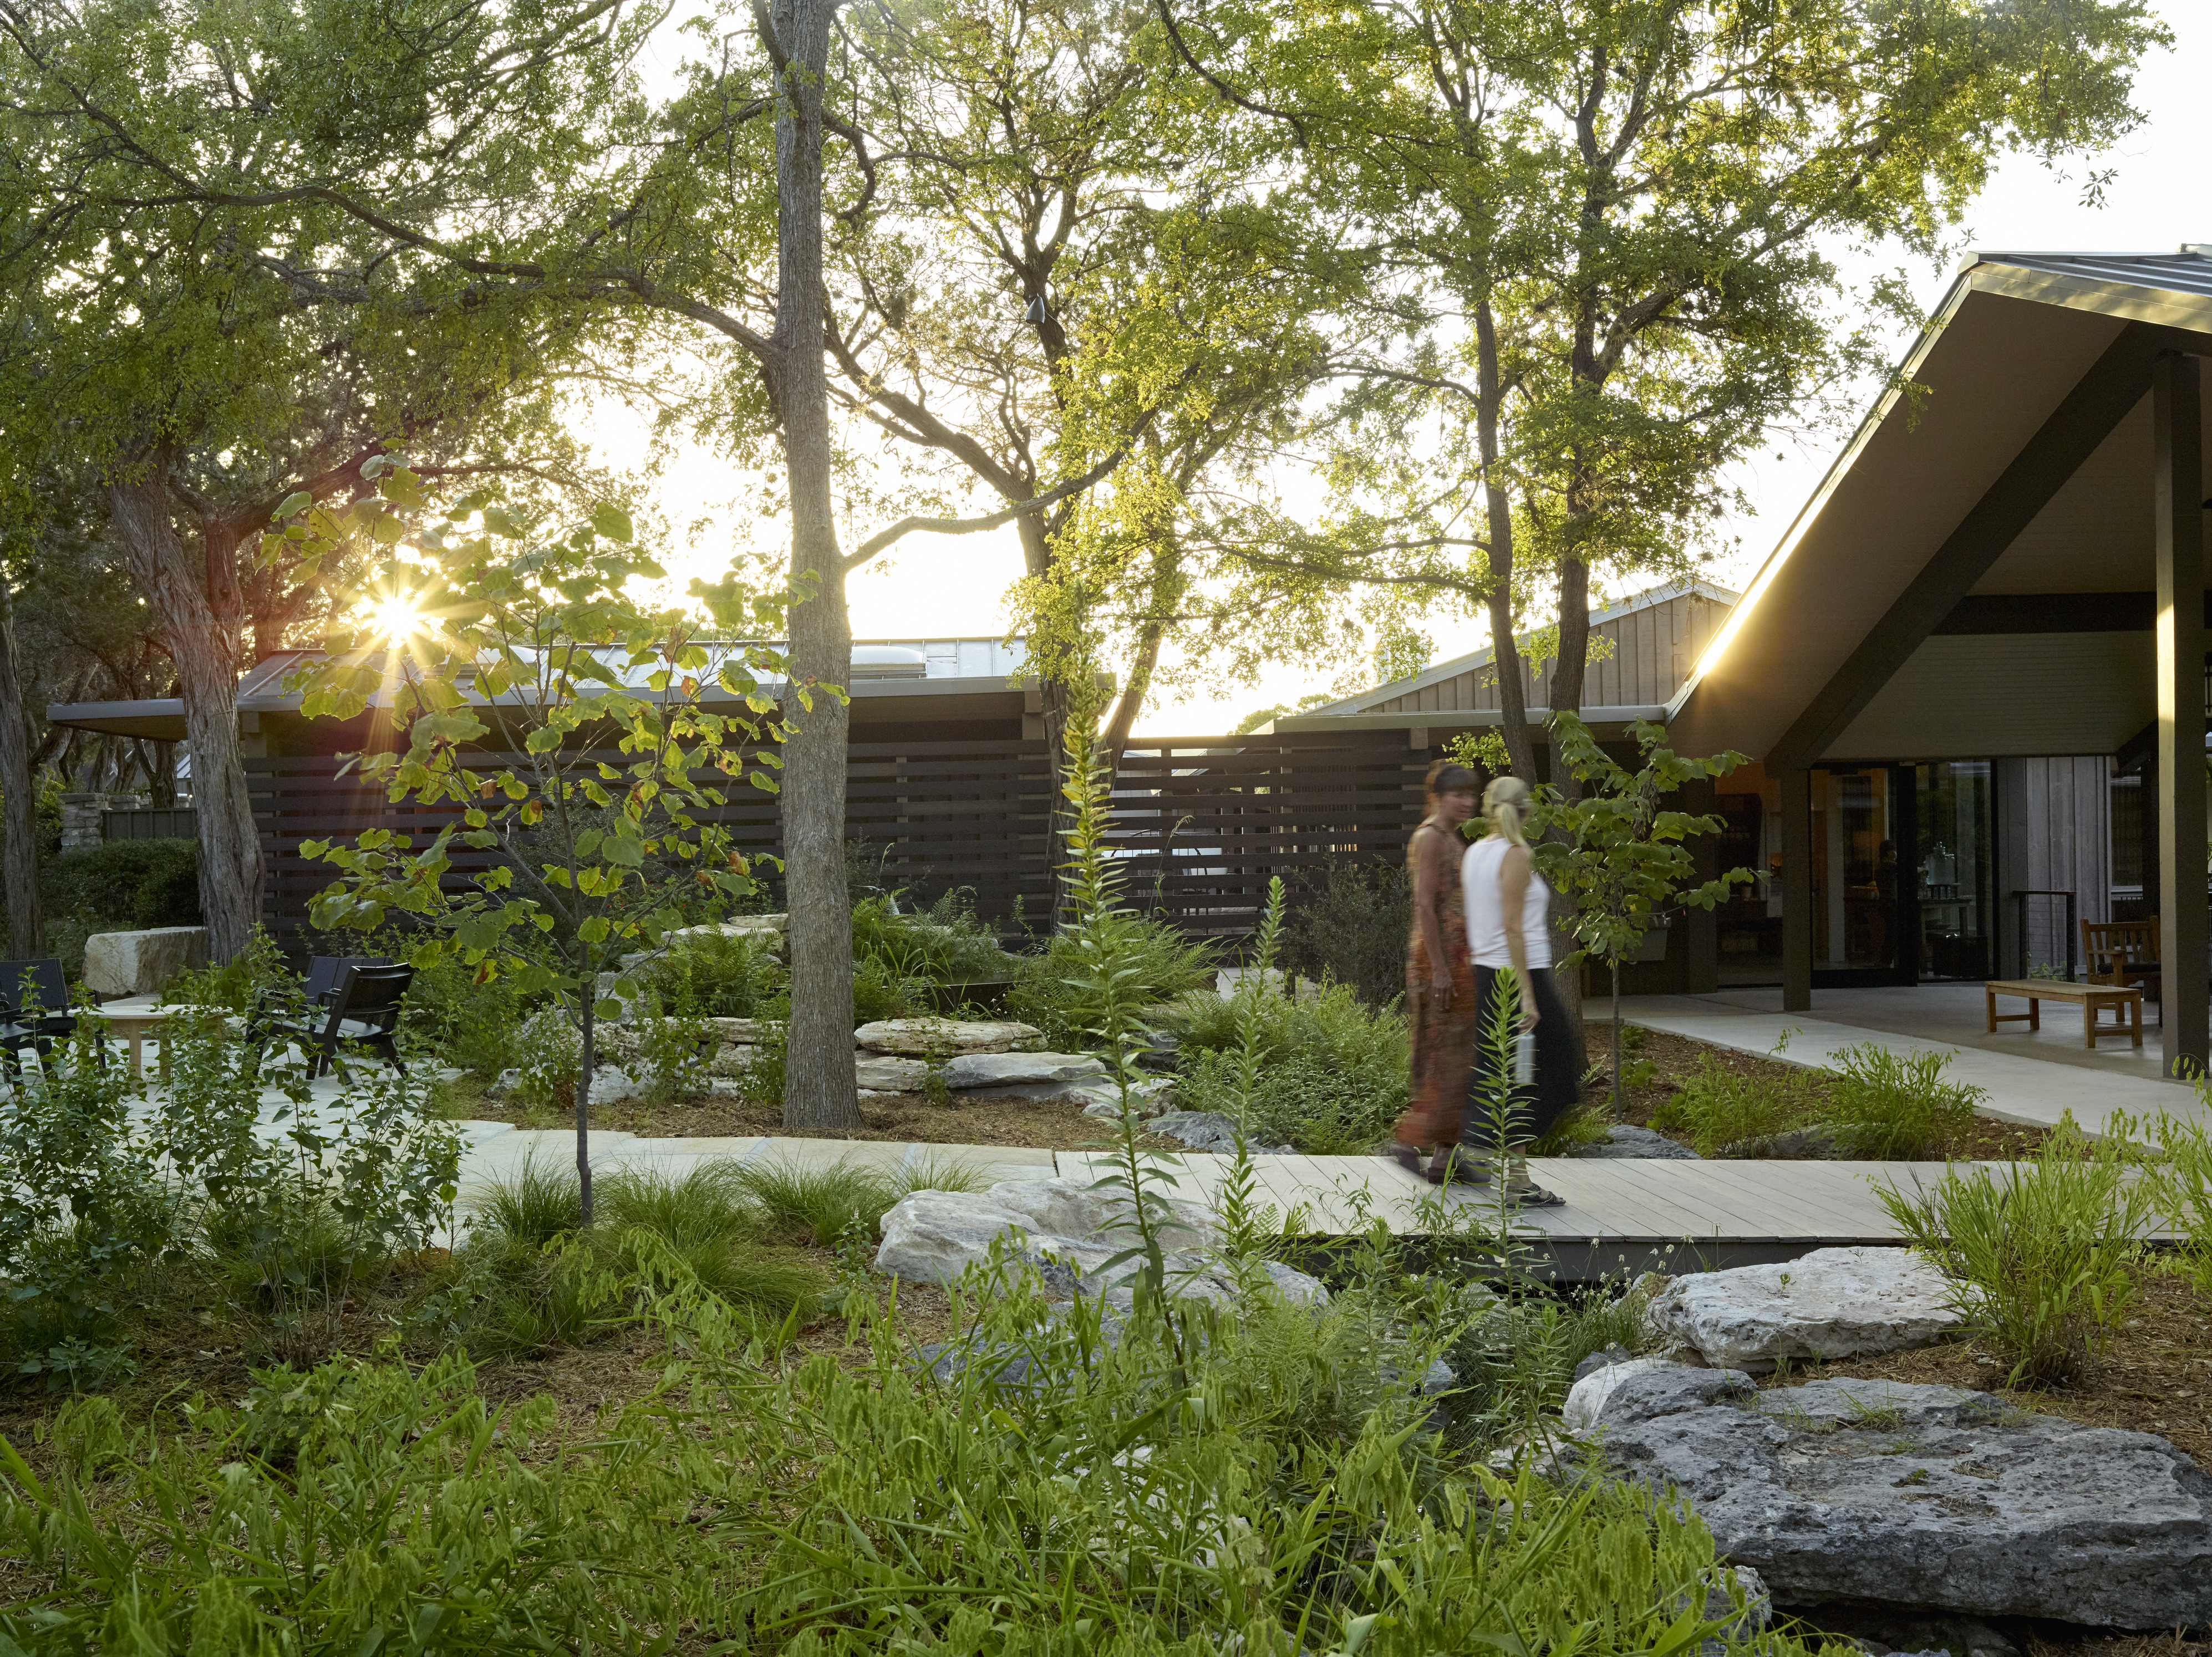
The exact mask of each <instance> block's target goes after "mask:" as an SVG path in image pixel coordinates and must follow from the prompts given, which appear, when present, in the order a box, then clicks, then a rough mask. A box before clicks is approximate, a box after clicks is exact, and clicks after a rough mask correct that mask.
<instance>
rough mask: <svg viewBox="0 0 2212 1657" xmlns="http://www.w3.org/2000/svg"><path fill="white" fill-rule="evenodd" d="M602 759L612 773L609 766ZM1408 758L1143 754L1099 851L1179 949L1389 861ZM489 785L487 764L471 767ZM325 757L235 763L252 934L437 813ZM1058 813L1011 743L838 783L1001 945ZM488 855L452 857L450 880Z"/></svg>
mask: <svg viewBox="0 0 2212 1657" xmlns="http://www.w3.org/2000/svg"><path fill="white" fill-rule="evenodd" d="M615 757H616V756H609V758H610V760H613V759H614V758H615ZM1426 760H1427V756H1426V755H1425V754H1424V753H1420V752H1414V751H1409V750H1407V746H1406V740H1405V737H1404V735H1403V733H1401V732H1396V731H1376V732H1371V733H1369V732H1361V733H1355V734H1351V735H1346V736H1342V737H1316V736H1311V735H1304V734H1300V735H1297V736H1283V737H1188V738H1178V739H1175V740H1171V741H1162V740H1158V739H1147V740H1145V741H1143V742H1141V743H1139V744H1133V745H1132V746H1131V747H1130V748H1129V749H1128V750H1127V752H1126V753H1125V754H1124V756H1123V758H1122V763H1121V771H1120V774H1119V776H1118V779H1117V780H1116V783H1115V791H1114V821H1113V829H1112V841H1113V842H1114V845H1115V850H1116V853H1117V854H1118V855H1119V856H1120V858H1121V859H1122V860H1123V862H1124V865H1125V867H1126V869H1127V873H1128V876H1129V883H1128V894H1129V897H1130V900H1131V901H1133V903H1135V904H1136V905H1137V906H1138V907H1140V908H1143V909H1145V910H1146V911H1148V912H1150V913H1157V914H1158V915H1160V916H1161V917H1162V918H1164V919H1166V920H1170V921H1172V922H1174V923H1175V924H1176V925H1177V926H1180V927H1182V928H1183V929H1184V930H1186V931H1188V932H1192V933H1194V934H1229V935H1234V934H1240V933H1243V932H1249V930H1250V929H1251V927H1252V926H1253V925H1254V923H1255V920H1256V918H1257V916H1258V913H1259V908H1260V906H1261V903H1262V902H1264V901H1265V899H1266V894H1267V881H1268V877H1270V876H1271V875H1274V874H1281V875H1283V876H1284V877H1285V878H1286V879H1293V880H1294V879H1296V878H1297V876H1298V874H1299V873H1300V872H1301V871H1304V870H1308V869H1310V868H1312V867H1314V866H1315V865H1322V864H1325V863H1327V862H1328V861H1330V860H1331V859H1335V858H1339V857H1343V856H1346V855H1357V856H1362V857H1372V858H1379V859H1389V860H1395V859H1397V858H1398V857H1400V856H1401V854H1402V852H1403V848H1404V847H1405V843H1406V837H1407V834H1409V833H1410V832H1411V830H1412V829H1413V823H1414V822H1416V821H1417V820H1418V818H1419V811H1420V801H1421V792H1420V778H1421V772H1422V770H1423V768H1424V767H1425V764H1426ZM470 763H471V768H481V769H484V770H494V769H497V768H499V767H500V766H501V764H502V761H501V756H497V755H491V754H486V755H483V756H472V758H471V762H470ZM339 765H340V762H339V761H337V760H335V759H329V758H289V759H260V760H249V761H247V762H246V768H247V774H248V780H249V783H250V785H251V787H252V794H253V800H254V814H255V816H256V818H257V819H258V822H259V824H260V828H261V841H262V849H263V852H264V856H265V857H266V859H267V864H268V871H269V875H268V890H267V894H266V899H265V903H264V911H265V917H266V924H267V925H268V926H269V929H270V932H272V933H275V934H276V935H277V936H278V937H280V938H287V937H289V936H290V935H292V934H294V933H296V932H298V931H299V930H300V929H301V927H302V926H304V925H305V924H306V920H307V905H308V901H309V900H310V899H311V898H312V897H313V895H314V894H315V893H316V892H318V891H320V890H321V889H324V888H325V886H327V885H328V884H329V883H330V879H331V876H330V871H329V869H328V866H327V865H322V864H318V863H310V862H308V861H307V859H303V858H301V856H300V854H299V846H300V842H301V841H303V840H308V839H325V840H326V839H331V838H350V837H351V836H353V835H357V834H359V833H360V832H362V830H363V829H368V828H372V827H381V828H387V829H397V830H399V831H401V832H404V833H408V834H410V835H413V836H414V840H415V844H416V847H418V848H419V847H422V846H423V845H425V844H427V842H428V839H429V837H430V836H431V835H434V834H435V833H436V832H437V829H438V828H439V826H440V825H441V823H442V822H444V821H446V820H447V818H448V817H449V816H450V812H451V808H450V807H445V806H439V807H423V806H420V805H416V804H412V803H410V802H402V803H400V804H396V805H395V804H391V803H389V802H387V801H386V799H385V798H384V795H383V792H382V790H380V789H378V788H374V787H370V786H366V785H364V784H363V783H362V782H361V781H359V780H356V779H355V778H353V777H350V776H340V775H338V774H337V773H338V768H339ZM778 801H779V797H778V796H776V795H774V794H770V793H767V792H762V791H759V790H757V789H755V788H753V787H751V786H750V785H748V784H743V783H740V784H739V785H738V787H737V788H736V789H734V790H733V791H732V800H731V802H730V804H728V805H726V806H725V807H722V808H720V810H717V811H716V812H715V813H714V816H716V817H718V818H719V819H720V821H722V822H724V823H726V825H727V827H728V828H729V829H730V831H731V835H732V838H733V839H734V840H735V841H736V842H737V844H738V846H739V847H740V848H742V849H744V850H747V851H753V852H775V851H777V850H779V849H780V847H779V843H778V842H779V833H778ZM1057 804H1059V802H1058V798H1057V794H1056V792H1055V788H1054V778H1053V774H1052V771H1051V768H1050V767H1049V765H1048V760H1047V754H1046V749H1045V745H1044V744H1042V743H1041V742H1022V741H1016V740H1011V739H1010V740H1002V741H979V740H969V741H963V742H936V743H932V742H890V743H854V744H852V747H851V749H850V750H849V756H848V764H847V771H846V806H845V823H846V827H845V834H846V838H847V839H848V841H860V842H862V843H863V844H864V845H866V847H869V848H870V849H871V851H872V852H876V851H880V854H881V856H882V859H883V867H884V878H885V879H886V881H887V883H890V884H893V885H896V886H902V887H904V888H906V889H908V891H909V892H910V893H911V894H912V895H914V896H915V897H916V898H918V899H920V900H921V901H925V902H927V901H931V900H933V899H934V898H935V897H936V896H937V895H939V894H940V893H942V892H945V891H946V890H948V889H965V890H966V891H967V892H969V893H970V894H972V895H973V898H974V901H975V908H976V911H977V913H979V915H981V917H982V918H983V919H984V920H987V921H988V922H990V923H992V924H994V925H996V926H1000V927H1001V928H1006V929H1012V928H1015V927H1016V926H1018V925H1026V926H1030V927H1032V928H1035V927H1041V926H1042V925H1043V924H1044V922H1045V920H1046V919H1047V915H1048V905H1049V902H1050V895H1051V883H1050V880H1049V878H1048V873H1049V871H1048V867H1047V856H1048V851H1047V843H1048V827H1049V814H1050V812H1051V811H1052V810H1054V808H1055V807H1056V806H1057ZM489 855H490V854H489V853H477V852H471V851H468V850H466V849H465V848H457V849H456V852H455V855H454V862H455V865H456V866H457V870H459V871H468V870H473V869H477V868H481V867H483V866H484V865H485V863H486V862H487V861H488V860H489Z"/></svg>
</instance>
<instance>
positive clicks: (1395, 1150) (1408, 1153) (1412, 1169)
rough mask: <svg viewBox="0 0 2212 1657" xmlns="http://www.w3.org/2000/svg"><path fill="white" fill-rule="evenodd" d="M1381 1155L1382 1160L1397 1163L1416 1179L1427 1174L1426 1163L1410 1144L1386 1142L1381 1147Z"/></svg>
mask: <svg viewBox="0 0 2212 1657" xmlns="http://www.w3.org/2000/svg"><path fill="white" fill-rule="evenodd" d="M1382 1155H1383V1161H1384V1162H1395V1163H1397V1164H1398V1166H1399V1167H1400V1168H1404V1169H1405V1170H1406V1172H1407V1173H1408V1174H1412V1175H1413V1176H1414V1177H1415V1178H1416V1179H1423V1178H1425V1177H1426V1176H1427V1174H1428V1165H1427V1163H1426V1162H1424V1161H1423V1160H1422V1157H1421V1153H1420V1152H1419V1150H1416V1149H1414V1147H1413V1146H1412V1145H1401V1144H1387V1145H1385V1146H1383V1152H1382Z"/></svg>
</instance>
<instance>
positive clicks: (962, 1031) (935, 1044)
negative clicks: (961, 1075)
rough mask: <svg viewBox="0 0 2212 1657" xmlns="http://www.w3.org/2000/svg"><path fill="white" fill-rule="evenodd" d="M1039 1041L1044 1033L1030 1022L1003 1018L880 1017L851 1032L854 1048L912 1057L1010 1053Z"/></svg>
mask: <svg viewBox="0 0 2212 1657" xmlns="http://www.w3.org/2000/svg"><path fill="white" fill-rule="evenodd" d="M1043 1040H1044V1032H1043V1031H1042V1030H1040V1029H1037V1028H1036V1026H1035V1025H1034V1024H1018V1023H1013V1022H1012V1021H1011V1020H1007V1019H963V1018H883V1019H878V1020H877V1021H876V1022H875V1023H872V1024H863V1025H861V1026H860V1029H856V1030H854V1032H853V1045H854V1047H866V1049H868V1051H869V1052H871V1053H900V1054H903V1055H905V1056H907V1057H909V1058H915V1059H952V1058H956V1057H958V1056H960V1055H962V1054H964V1053H1012V1052H1015V1051H1017V1050H1018V1049H1025V1048H1030V1047H1035V1046H1036V1044H1037V1043H1039V1042H1040V1041H1043Z"/></svg>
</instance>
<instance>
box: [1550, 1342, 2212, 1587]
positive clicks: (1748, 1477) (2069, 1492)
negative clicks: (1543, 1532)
mask: <svg viewBox="0 0 2212 1657" xmlns="http://www.w3.org/2000/svg"><path fill="white" fill-rule="evenodd" d="M1728 1374H1729V1372H1727V1371H1718V1370H1680V1369H1678V1370H1674V1371H1672V1372H1671V1373H1669V1372H1667V1371H1665V1370H1663V1369H1647V1370H1642V1371H1639V1372H1638V1373H1636V1374H1633V1375H1628V1376H1626V1377H1624V1378H1623V1379H1622V1380H1621V1381H1620V1382H1619V1384H1618V1385H1617V1386H1616V1387H1614V1388H1613V1392H1612V1393H1611V1395H1610V1396H1609V1397H1608V1398H1607V1399H1606V1400H1605V1402H1604V1404H1603V1405H1601V1408H1600V1409H1599V1410H1598V1411H1596V1415H1597V1419H1598V1421H1599V1423H1601V1425H1602V1427H1603V1429H1604V1431H1603V1435H1602V1437H1601V1447H1602V1448H1601V1455H1602V1456H1603V1459H1604V1460H1605V1463H1606V1464H1607V1467H1608V1468H1609V1469H1610V1471H1612V1472H1613V1473H1615V1474H1616V1475H1618V1476H1621V1477H1626V1478H1635V1479H1638V1480H1640V1481H1642V1482H1644V1484H1648V1485H1650V1486H1651V1487H1652V1488H1653V1489H1655V1490H1665V1491H1672V1492H1674V1494H1675V1495H1676V1496H1679V1497H1680V1499H1681V1500H1683V1501H1685V1502H1687V1503H1688V1504H1689V1505H1690V1506H1691V1507H1692V1508H1693V1509H1694V1510H1695V1511H1696V1513H1697V1514H1698V1516H1699V1519H1701V1520H1703V1521H1704V1522H1705V1526H1706V1527H1707V1528H1708V1529H1710V1530H1711V1533H1712V1536H1713V1540H1714V1543H1715V1545H1717V1548H1718V1549H1719V1551H1721V1552H1722V1553H1723V1554H1725V1555H1726V1556H1727V1557H1729V1559H1731V1560H1732V1561H1735V1562H1736V1563H1741V1564H1747V1565H1749V1566H1751V1567H1752V1568H1753V1569H1756V1570H1757V1571H1758V1572H1759V1575H1761V1576H1762V1577H1763V1578H1764V1579H1765V1582H1766V1585H1767V1587H1769V1588H1770V1589H1771V1591H1772V1593H1773V1594H1774V1597H1775V1599H1777V1600H1778V1601H1779V1602H1780V1603H1782V1604H1784V1605H1799V1606H1802V1605H1820V1604H1823V1603H1826V1602H1830V1601H1837V1600H1842V1601H1855V1600H1856V1601H1869V1602H1873V1603H1875V1604H1879V1605H1887V1606H1891V1607H1895V1608H1908V1609H1926V1610H1932V1611H1960V1612H1965V1613H1967V1614H1969V1615H1972V1616H1977V1617H1990V1616H2021V1617H2049V1618H2057V1619H2060V1620H2062V1621H2066V1622H2072V1623H2085V1624H2098V1625H2102V1626H2106V1627H2112V1628H2125V1629H2147V1630H2150V1629H2159V1630H2163V1629H2172V1628H2175V1627H2177V1626H2191V1627H2195V1626H2201V1625H2203V1624H2206V1623H2207V1622H2212V1570H2207V1569H2206V1568H2205V1562H2206V1559H2207V1557H2208V1556H2212V1475H2208V1474H2206V1473H2205V1472H2203V1470H2202V1469H2201V1468H2199V1467H2198V1466H2197V1465H2196V1464H2195V1463H2194V1462H2192V1461H2191V1460H2190V1459H2189V1458H2188V1457H2187V1456H2185V1455H2184V1454H2182V1453H2181V1452H2180V1451H2179V1450H2177V1449H2176V1448H2174V1447H2173V1446H2172V1445H2171V1444H2169V1443H2167V1442H2166V1441H2165V1440H2164V1439H2161V1438H2157V1437H2154V1436H2153V1435H2149V1434H2148V1433H2130V1432H2122V1431H2118V1430H2117V1429H2111V1428H2100V1427H2083V1426H2081V1425H2078V1424H2077V1423H2073V1422H2069V1421H2063V1420H2060V1419H2058V1418H2057V1417H2052V1416H2043V1415H2029V1414H2027V1413H2025V1412H2022V1411H2017V1410H2015V1409H2012V1408H2011V1407H2009V1406H2008V1405H2005V1404H2004V1403H2003V1402H2002V1400H2000V1399H1996V1398H1992V1397H1990V1395H1989V1394H1988V1393H1972V1392H1966V1391H1963V1390H1960V1389H1959V1388H1956V1387H1919V1386H1910V1385H1905V1384H1904V1383H1900V1382H1893V1381H1861V1380H1853V1379H1850V1378H1843V1377H1838V1378H1831V1379H1826V1380H1822V1381H1812V1382H1808V1384H1806V1385H1804V1386H1802V1387H1780V1388H1776V1389H1775V1390H1773V1391H1771V1392H1766V1393H1759V1394H1758V1395H1757V1397H1756V1398H1755V1399H1751V1400H1749V1401H1748V1402H1747V1403H1732V1402H1722V1403H1717V1404H1704V1403H1700V1402H1699V1401H1698V1400H1697V1399H1696V1398H1695V1397H1694V1396H1693V1394H1692V1392H1691V1390H1690V1388H1691V1387H1692V1386H1694V1384H1695V1383H1696V1382H1698V1381H1700V1380H1702V1381H1706V1382H1708V1383H1711V1382H1713V1381H1723V1380H1725V1379H1726V1378H1727V1376H1728ZM1593 1379H1595V1377H1593ZM1744 1379H1745V1378H1744V1377H1742V1376H1740V1375H1739V1376H1736V1377H1735V1381H1736V1382H1737V1383H1739V1384H1741V1383H1743V1381H1744ZM1583 1384H1585V1385H1587V1384H1588V1383H1587V1382H1585V1383H1583Z"/></svg>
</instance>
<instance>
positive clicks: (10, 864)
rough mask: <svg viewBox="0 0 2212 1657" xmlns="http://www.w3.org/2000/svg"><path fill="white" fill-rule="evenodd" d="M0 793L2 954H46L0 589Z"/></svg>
mask: <svg viewBox="0 0 2212 1657" xmlns="http://www.w3.org/2000/svg"><path fill="white" fill-rule="evenodd" d="M0 793H4V794H5V795H6V797H7V813H8V816H7V827H8V851H7V858H6V863H5V867H4V869H0V876H4V877H5V879H6V881H7V884H8V953H9V956H12V957H14V958H15V959H16V960H21V959H23V958H25V957H27V956H42V955H44V954H45V953H46V914H45V913H44V911H43V910H42V909H41V907H40V902H39V795H38V786H37V783H36V781H35V780H34V779H33V775H32V771H31V726H30V721H29V720H28V719H25V718H24V716H23V679H22V673H21V659H20V658H19V657H18V656H17V655H16V653H15V616H14V613H13V612H12V610H10V609H9V605H8V601H7V594H6V592H5V590H4V589H0Z"/></svg>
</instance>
